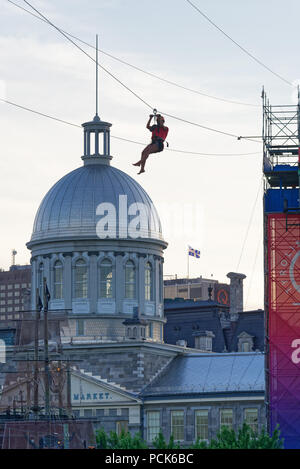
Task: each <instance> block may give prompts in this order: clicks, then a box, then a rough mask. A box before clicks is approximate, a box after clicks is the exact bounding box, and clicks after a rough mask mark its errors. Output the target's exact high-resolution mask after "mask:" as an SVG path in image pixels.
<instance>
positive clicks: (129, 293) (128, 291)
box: [125, 261, 136, 299]
mask: <svg viewBox="0 0 300 469" xmlns="http://www.w3.org/2000/svg"><path fill="white" fill-rule="evenodd" d="M135 277H136V273H135V265H134V263H133V262H132V261H128V262H127V263H126V265H125V298H128V299H134V298H135Z"/></svg>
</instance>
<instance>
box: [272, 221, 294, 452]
mask: <svg viewBox="0 0 300 469" xmlns="http://www.w3.org/2000/svg"><path fill="white" fill-rule="evenodd" d="M299 224H300V215H298V214H295V215H292V214H288V215H286V214H270V215H268V302H269V321H268V326H269V327H268V334H269V363H268V365H269V402H270V422H271V430H274V428H275V427H276V425H277V424H279V425H280V430H281V436H282V437H283V438H284V439H285V447H287V448H288V447H290V448H299V447H300V226H299Z"/></svg>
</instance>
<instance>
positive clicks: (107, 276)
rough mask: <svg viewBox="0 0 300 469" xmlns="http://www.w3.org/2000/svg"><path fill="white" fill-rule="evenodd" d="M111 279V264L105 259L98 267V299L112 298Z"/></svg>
mask: <svg viewBox="0 0 300 469" xmlns="http://www.w3.org/2000/svg"><path fill="white" fill-rule="evenodd" d="M112 277H113V270H112V263H111V261H110V260H108V259H106V260H104V261H103V262H101V265H100V298H112V297H113V286H112V280H113V278H112Z"/></svg>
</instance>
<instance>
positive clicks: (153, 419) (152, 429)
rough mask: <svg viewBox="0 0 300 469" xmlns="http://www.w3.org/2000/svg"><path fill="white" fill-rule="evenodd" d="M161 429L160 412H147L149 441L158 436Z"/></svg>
mask: <svg viewBox="0 0 300 469" xmlns="http://www.w3.org/2000/svg"><path fill="white" fill-rule="evenodd" d="M159 430H160V412H159V411H151V412H147V441H149V442H151V443H152V441H153V440H154V439H155V438H156V437H157V436H158V434H159Z"/></svg>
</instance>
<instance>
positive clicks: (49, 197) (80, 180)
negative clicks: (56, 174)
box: [30, 158, 162, 242]
mask: <svg viewBox="0 0 300 469" xmlns="http://www.w3.org/2000/svg"><path fill="white" fill-rule="evenodd" d="M90 160H91V158H90ZM119 196H126V197H123V198H122V202H121V209H120V199H119ZM126 198H127V209H128V208H129V207H130V206H131V205H132V204H143V207H145V208H146V211H147V212H148V217H147V228H148V229H147V230H143V232H142V231H141V235H140V237H141V238H148V237H150V238H152V239H159V240H162V232H161V224H160V220H159V217H158V214H157V211H156V209H155V207H154V205H153V203H152V201H151V199H150V197H149V196H148V194H147V193H146V192H145V191H144V189H143V188H142V187H141V186H140V184H138V183H137V182H136V181H135V180H134V179H132V178H131V177H130V176H128V175H127V174H125V173H124V172H123V171H120V170H119V169H117V168H114V167H112V166H110V165H106V164H97V163H95V164H93V161H90V164H86V165H85V166H82V167H80V168H78V169H75V170H74V171H72V172H70V173H69V174H67V175H66V176H64V177H63V178H62V179H60V180H59V181H58V182H57V183H56V184H55V185H54V186H53V187H52V188H51V189H50V190H49V192H48V193H47V194H46V195H45V197H44V199H43V200H42V202H41V205H40V207H39V209H38V212H37V214H36V217H35V221H34V226H33V233H32V237H31V241H30V242H35V241H42V240H45V241H46V240H51V239H62V238H63V239H85V238H89V239H91V238H97V236H98V237H99V235H97V231H96V226H97V223H98V222H99V220H100V219H101V216H100V215H99V214H98V215H97V213H96V211H97V207H98V206H99V204H112V205H113V207H115V214H116V217H115V220H116V235H115V236H112V237H115V238H127V237H128V236H126V235H125V236H124V230H123V235H122V234H121V235H120V233H121V231H120V230H122V227H123V226H124V203H125V202H124V201H126ZM105 207H107V205H106V206H102V211H101V213H102V215H103V216H104V215H106V214H107V211H105ZM109 207H110V206H108V208H109ZM143 207H142V208H141V205H139V206H136V205H135V206H133V207H132V210H130V211H129V215H128V214H127V213H128V212H127V213H126V220H127V222H126V223H125V225H126V224H128V223H130V221H131V220H132V219H133V218H135V217H136V216H137V215H138V214H139V213H140V211H137V210H143ZM98 213H99V211H98ZM111 213H112V214H113V213H114V210H113V211H112V212H111ZM103 216H102V218H103ZM122 220H123V222H122ZM145 226H146V225H145V224H143V227H145ZM119 228H120V230H119ZM148 230H150V232H151V234H150V235H149V232H148ZM126 233H127V230H126ZM109 237H111V236H109ZM129 238H130V236H129Z"/></svg>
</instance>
